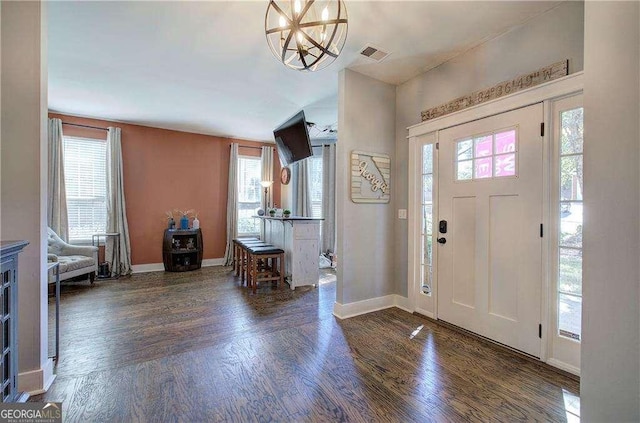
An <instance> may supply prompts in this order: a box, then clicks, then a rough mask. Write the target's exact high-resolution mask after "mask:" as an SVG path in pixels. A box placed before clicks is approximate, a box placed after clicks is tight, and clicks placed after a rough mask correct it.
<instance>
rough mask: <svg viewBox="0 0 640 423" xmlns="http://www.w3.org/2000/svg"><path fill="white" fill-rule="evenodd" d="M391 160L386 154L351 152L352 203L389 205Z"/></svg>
mask: <svg viewBox="0 0 640 423" xmlns="http://www.w3.org/2000/svg"><path fill="white" fill-rule="evenodd" d="M390 180H391V160H390V159H389V156H388V155H386V154H378V153H367V152H364V151H356V150H354V151H352V152H351V201H353V202H354V203H388V202H389V199H390V197H391V182H390Z"/></svg>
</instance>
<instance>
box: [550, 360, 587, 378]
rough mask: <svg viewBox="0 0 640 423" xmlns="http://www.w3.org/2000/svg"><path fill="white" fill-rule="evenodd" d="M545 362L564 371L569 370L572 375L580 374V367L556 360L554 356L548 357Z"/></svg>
mask: <svg viewBox="0 0 640 423" xmlns="http://www.w3.org/2000/svg"><path fill="white" fill-rule="evenodd" d="M547 364H548V365H550V366H553V367H557V368H558V369H560V370H564V371H565V372H569V373H571V374H573V375H576V376H580V369H579V368H578V367H575V366H572V365H571V364H567V363H565V362H563V361H560V360H556V359H555V358H550V359H548V360H547Z"/></svg>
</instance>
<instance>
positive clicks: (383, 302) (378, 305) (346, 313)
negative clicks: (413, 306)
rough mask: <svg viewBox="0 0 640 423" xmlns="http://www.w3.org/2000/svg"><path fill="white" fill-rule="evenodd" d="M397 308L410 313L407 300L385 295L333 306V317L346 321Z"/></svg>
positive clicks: (395, 295)
mask: <svg viewBox="0 0 640 423" xmlns="http://www.w3.org/2000/svg"><path fill="white" fill-rule="evenodd" d="M391 307H398V308H399V309H401V310H404V311H407V312H409V313H411V311H410V310H409V299H408V298H406V297H402V296H400V295H397V294H391V295H385V296H384V297H377V298H370V299H368V300H362V301H356V302H353V303H347V304H340V303H338V302H336V303H335V304H334V305H333V315H334V316H336V317H337V318H338V319H348V318H349V317H355V316H359V315H361V314H367V313H372V312H374V311H378V310H384V309H385V308H391Z"/></svg>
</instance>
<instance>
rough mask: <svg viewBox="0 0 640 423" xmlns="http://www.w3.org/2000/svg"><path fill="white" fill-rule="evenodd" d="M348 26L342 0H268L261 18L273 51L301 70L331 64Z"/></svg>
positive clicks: (343, 39) (320, 67)
mask: <svg viewBox="0 0 640 423" xmlns="http://www.w3.org/2000/svg"><path fill="white" fill-rule="evenodd" d="M347 28H348V24H347V9H346V8H345V6H344V2H343V1H342V0H318V1H316V0H270V1H269V6H267V13H266V15H265V18H264V30H265V34H266V36H267V43H268V44H269V48H270V49H271V52H272V53H273V55H274V56H275V57H276V58H277V59H278V60H279V61H280V62H282V63H283V64H284V65H285V66H287V67H289V68H291V69H295V70H300V71H316V70H320V69H322V68H324V67H326V66H328V65H329V64H331V63H332V62H333V61H334V60H335V59H336V58H337V57H338V55H339V54H340V52H341V51H342V47H343V46H344V43H345V41H346V40H347Z"/></svg>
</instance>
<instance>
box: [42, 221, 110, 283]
mask: <svg viewBox="0 0 640 423" xmlns="http://www.w3.org/2000/svg"><path fill="white" fill-rule="evenodd" d="M47 229H48V235H49V236H48V240H47V244H48V251H47V253H48V254H47V259H48V260H49V261H57V262H59V263H60V265H59V268H60V280H61V281H62V280H65V279H69V278H73V277H75V276H80V275H84V274H87V273H88V274H89V280H90V282H91V283H93V281H94V280H95V276H96V272H97V271H98V247H92V246H80V245H71V244H68V243H66V242H64V241H63V240H62V238H60V237H59V236H58V234H56V233H55V232H54V231H53V230H52V229H51V228H47Z"/></svg>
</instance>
